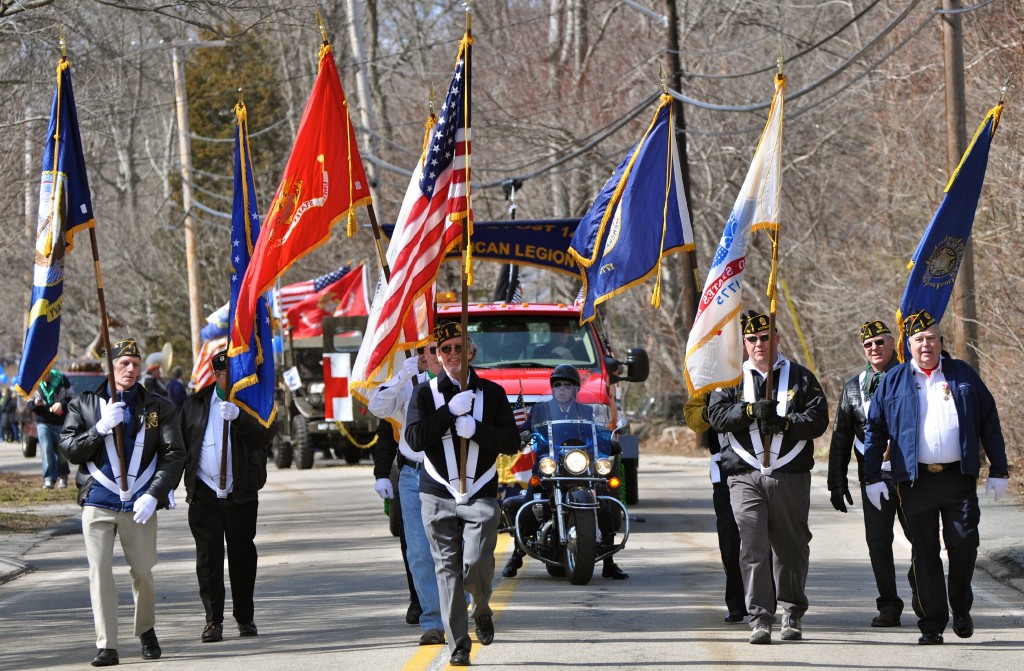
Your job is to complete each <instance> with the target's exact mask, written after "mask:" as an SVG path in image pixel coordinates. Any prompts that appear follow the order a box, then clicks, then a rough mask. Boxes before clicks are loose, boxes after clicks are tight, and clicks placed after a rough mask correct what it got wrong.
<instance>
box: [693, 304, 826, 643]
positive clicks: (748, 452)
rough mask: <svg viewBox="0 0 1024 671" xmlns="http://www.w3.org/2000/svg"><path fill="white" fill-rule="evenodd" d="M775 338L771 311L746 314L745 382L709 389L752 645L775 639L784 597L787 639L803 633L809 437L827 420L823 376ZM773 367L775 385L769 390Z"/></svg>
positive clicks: (710, 415)
mask: <svg viewBox="0 0 1024 671" xmlns="http://www.w3.org/2000/svg"><path fill="white" fill-rule="evenodd" d="M770 337H771V336H770V334H769V320H768V317H767V316H766V315H763V314H750V315H748V316H747V318H746V319H744V320H743V344H744V348H745V349H746V353H747V360H746V361H745V362H744V363H743V381H742V383H741V384H740V386H739V387H734V388H732V389H719V390H716V391H714V392H712V393H711V398H710V400H709V401H708V420H709V422H710V424H711V428H712V429H714V430H715V431H717V432H719V433H722V434H727V435H728V445H724V446H723V448H722V452H721V454H722V457H721V468H722V474H723V475H725V476H726V477H727V478H728V482H729V498H730V502H731V503H732V509H733V514H734V515H735V517H736V525H737V527H739V530H740V572H741V574H742V575H743V583H744V585H745V596H746V607H747V613H748V614H749V615H750V626H751V629H752V632H751V635H750V642H751V643H754V644H766V643H771V640H772V639H771V631H772V625H773V624H774V623H775V622H776V617H775V611H776V607H777V605H778V603H781V604H782V608H783V610H784V611H785V615H784V617H783V620H782V640H784V641H798V640H800V639H801V638H802V637H803V629H802V618H803V615H804V612H806V610H807V594H806V592H805V586H806V582H807V565H808V559H809V557H810V542H811V530H810V528H809V527H808V524H807V517H808V514H809V512H810V505H811V468H812V467H813V466H814V445H813V443H812V441H813V440H814V439H815V438H817V437H819V436H820V435H821V434H823V433H824V432H825V429H827V428H828V402H827V401H826V400H825V395H824V394H823V393H822V391H821V385H820V384H818V380H817V379H816V378H815V377H814V374H813V373H811V372H810V371H809V370H807V369H806V368H804V367H803V366H801V365H799V364H797V363H794V362H792V361H790V360H789V359H786V358H785V357H783V356H782V355H781V354H778V343H779V337H778V335H777V334H776V335H775V338H774V343H772V344H773V345H774V346H770V343H769V339H770ZM773 353H774V354H775V356H774V361H773V360H772V359H771V355H772V354H773ZM769 371H771V372H772V386H771V388H770V389H766V388H765V387H766V386H767V384H766V383H767V375H768V372H769ZM724 442H725V441H723V443H724ZM773 573H774V586H775V587H774V588H773V575H772V574H773ZM776 589H777V593H776Z"/></svg>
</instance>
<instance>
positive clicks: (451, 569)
mask: <svg viewBox="0 0 1024 671" xmlns="http://www.w3.org/2000/svg"><path fill="white" fill-rule="evenodd" d="M435 338H436V340H437V345H438V348H437V349H438V351H439V353H440V359H441V365H442V366H443V371H442V373H441V374H440V375H438V376H437V377H436V378H434V379H433V380H431V381H430V382H427V383H424V384H421V385H419V386H418V387H416V389H415V390H414V391H413V396H412V399H411V400H410V402H409V414H408V416H407V418H406V423H405V439H406V440H407V441H408V443H409V447H410V448H411V449H412V450H413V451H414V452H422V453H423V456H424V461H423V472H422V473H421V474H420V505H421V508H422V515H423V526H424V528H425V529H426V532H427V538H428V539H429V540H430V552H431V555H432V556H433V559H434V570H435V573H436V576H437V588H438V593H439V594H440V602H441V619H442V620H443V621H444V628H445V634H446V635H447V639H448V647H449V649H450V650H451V664H452V665H454V666H469V664H470V650H471V649H472V642H471V640H470V638H469V621H468V617H467V615H468V614H467V609H466V594H468V595H469V596H470V597H471V599H472V611H473V620H474V621H475V623H476V635H477V639H478V640H479V641H480V644H481V645H490V643H491V642H492V641H493V640H494V623H493V621H492V619H491V616H492V612H491V606H490V604H489V601H490V598H491V581H492V580H493V579H494V547H495V545H496V544H497V540H498V520H499V517H500V510H499V507H498V500H497V496H498V472H497V469H496V467H495V459H496V458H497V456H498V455H499V454H509V455H511V454H516V453H517V452H519V431H518V429H517V427H516V420H515V416H514V415H513V414H512V406H511V405H510V404H509V402H508V397H507V396H506V395H505V390H504V389H502V388H501V386H500V385H498V384H497V383H495V382H491V381H489V380H485V379H482V378H481V377H479V376H478V375H477V374H476V371H474V370H473V369H469V370H468V371H466V373H467V375H466V384H465V389H463V388H462V385H461V384H460V382H459V378H460V373H461V372H462V360H461V359H462V347H463V346H462V342H463V335H462V328H461V326H460V325H459V324H458V323H457V322H441V323H438V325H437V327H436V329H435ZM465 342H466V343H467V347H468V348H469V350H468V352H466V360H467V361H469V362H471V361H472V360H473V357H474V355H475V354H476V350H475V346H474V345H473V341H471V340H469V339H466V341H465ZM460 438H464V439H466V441H467V443H468V447H467V450H466V461H465V465H464V468H465V474H466V479H465V489H464V490H463V487H462V482H461V477H460V470H461V469H460V466H462V464H461V459H462V456H461V451H462V450H461V448H460V442H461V441H460V440H459V439H460Z"/></svg>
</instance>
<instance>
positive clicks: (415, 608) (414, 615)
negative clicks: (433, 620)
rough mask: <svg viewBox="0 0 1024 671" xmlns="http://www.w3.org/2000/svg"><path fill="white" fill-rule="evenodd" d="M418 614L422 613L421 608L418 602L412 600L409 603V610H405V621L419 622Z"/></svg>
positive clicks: (410, 622)
mask: <svg viewBox="0 0 1024 671" xmlns="http://www.w3.org/2000/svg"><path fill="white" fill-rule="evenodd" d="M420 615H423V608H421V607H420V605H419V603H417V602H415V601H413V602H412V603H410V604H409V610H407V611H405V623H406V624H419V623H420Z"/></svg>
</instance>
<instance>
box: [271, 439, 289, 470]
mask: <svg viewBox="0 0 1024 671" xmlns="http://www.w3.org/2000/svg"><path fill="white" fill-rule="evenodd" d="M273 450H274V465H275V466H277V467H278V468H280V469H281V470H284V469H288V468H291V467H292V445H291V443H287V442H285V441H284V440H282V439H281V437H280V436H275V437H274V442H273Z"/></svg>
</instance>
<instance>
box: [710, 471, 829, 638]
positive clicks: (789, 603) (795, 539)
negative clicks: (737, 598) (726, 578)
mask: <svg viewBox="0 0 1024 671" xmlns="http://www.w3.org/2000/svg"><path fill="white" fill-rule="evenodd" d="M729 499H730V501H731V503H732V511H733V515H734V516H735V518H736V526H737V527H738V528H739V530H740V573H741V575H742V576H743V585H744V591H745V593H746V605H747V613H748V614H749V615H750V626H751V627H753V626H754V625H756V624H757V623H758V622H760V623H762V624H767V625H771V624H774V623H775V622H776V621H777V618H776V617H775V610H776V607H777V605H778V604H782V609H783V610H784V611H785V612H786V613H788V614H790V615H792V616H793V617H797V618H800V617H803V615H804V613H805V612H806V611H807V594H806V592H805V589H804V588H805V586H806V584H807V563H808V560H809V558H810V554H811V547H810V543H811V530H810V528H809V527H808V526H807V516H808V514H809V512H810V507H811V474H810V473H784V472H783V473H773V474H772V475H762V474H761V473H760V472H759V471H748V472H746V473H741V474H738V475H730V476H729ZM773 568H774V575H773ZM773 580H774V589H773V587H772V585H773ZM776 595H777V596H776Z"/></svg>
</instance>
